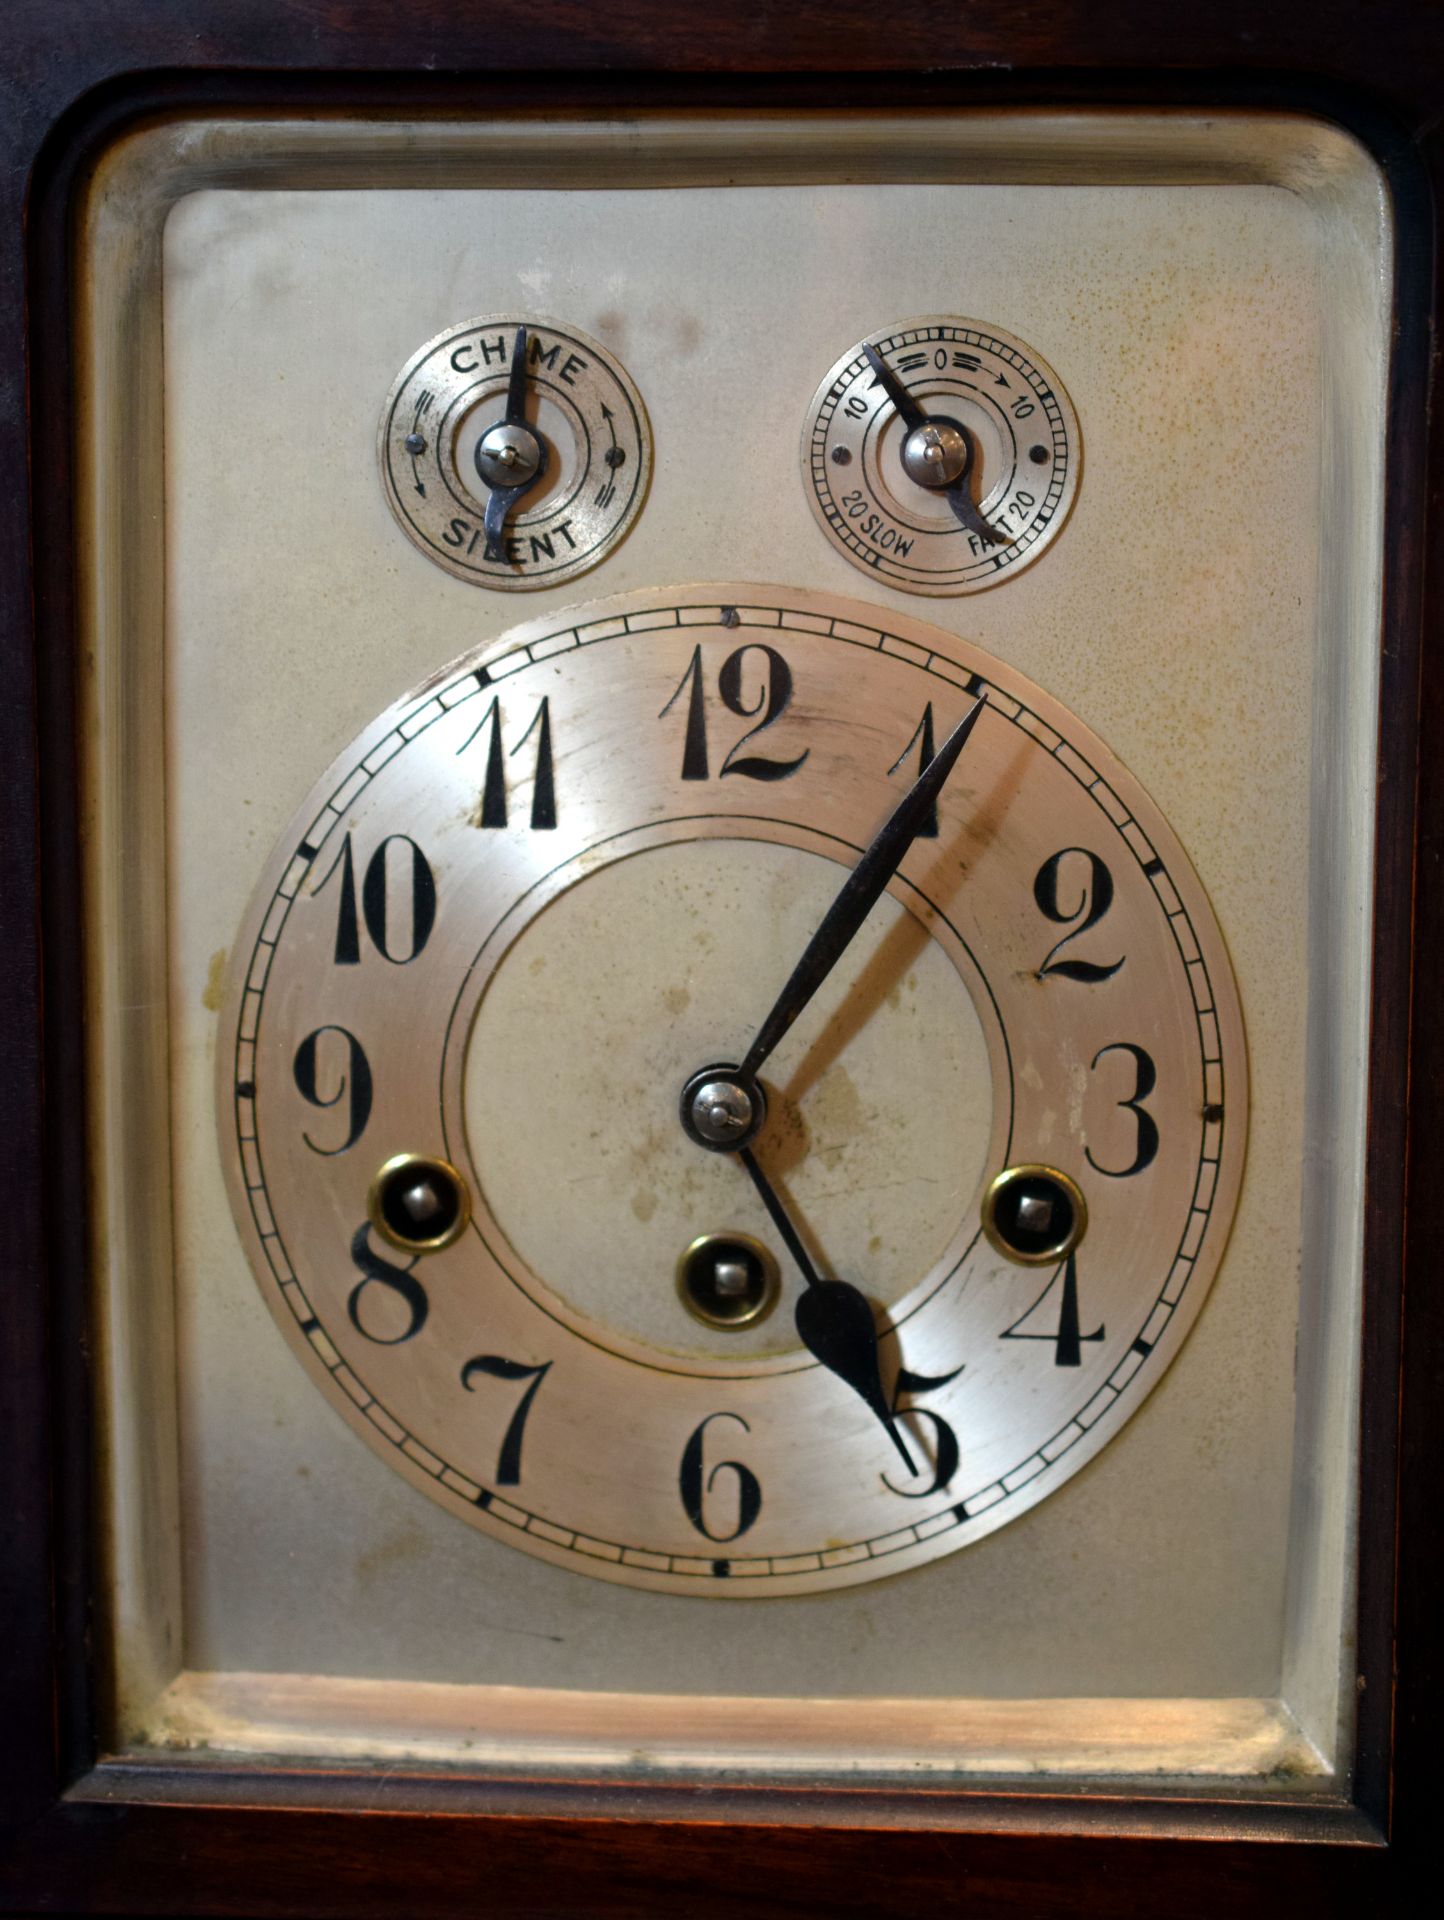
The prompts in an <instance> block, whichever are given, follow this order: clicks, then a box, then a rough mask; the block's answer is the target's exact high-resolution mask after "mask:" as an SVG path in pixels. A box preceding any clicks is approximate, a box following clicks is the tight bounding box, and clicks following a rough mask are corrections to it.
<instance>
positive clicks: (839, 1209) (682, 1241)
mask: <svg viewBox="0 0 1444 1920" xmlns="http://www.w3.org/2000/svg"><path fill="white" fill-rule="evenodd" d="M851 857H855V856H851ZM845 872H846V867H845V866H844V865H843V864H840V863H839V861H838V860H837V859H833V858H827V857H824V856H823V855H822V854H819V853H816V852H813V851H809V850H806V849H804V848H802V847H798V846H795V845H789V844H787V843H786V842H782V841H764V840H755V839H738V838H725V839H723V838H710V839H705V840H697V839H690V840H682V841H677V842H673V843H671V844H666V845H661V846H654V847H651V848H649V849H648V850H646V851H643V852H637V853H632V854H630V855H629V856H627V857H622V858H618V859H614V860H613V861H611V863H610V864H608V865H606V866H604V867H601V868H599V869H596V868H593V869H591V870H590V871H585V870H584V874H583V877H582V878H580V879H579V880H577V881H576V882H575V883H574V884H572V885H570V886H568V887H567V888H566V889H565V890H564V891H563V892H561V893H560V894H559V895H558V896H557V897H556V898H554V899H553V900H552V901H551V902H550V904H548V905H547V906H545V907H544V909H543V910H542V911H541V912H540V913H539V914H538V915H537V916H536V917H535V918H534V919H532V920H531V921H529V922H528V923H527V924H526V926H525V927H524V928H523V930H522V931H521V932H520V933H519V934H518V935H517V937H516V938H515V940H514V941H513V942H512V944H511V945H510V946H509V947H508V948H507V950H506V953H505V955H504V957H503V958H502V959H501V961H500V963H499V964H498V966H497V968H496V971H495V973H494V974H493V975H492V977H491V979H490V981H489V983H488V984H487V986H486V989H485V992H484V994H483V996H482V999H481V1004H480V1007H479V1008H478V1010H477V1013H476V1017H475V1020H474V1022H473V1025H472V1029H471V1038H470V1041H469V1043H468V1048H467V1061H466V1068H465V1073H464V1079H463V1104H464V1108H465V1116H466V1118H465V1128H466V1139H467V1144H468V1147H469V1150H470V1162H471V1165H472V1167H473V1168H474V1169H475V1175H476V1180H477V1185H478V1187H479V1189H480V1192H481V1195H482V1197H483V1199H484V1202H485V1204H486V1206H487V1207H488V1208H489V1211H490V1213H491V1215H492V1217H493V1218H494V1219H495V1221H496V1224H497V1226H498V1227H499V1228H500V1230H501V1233H502V1234H503V1235H504V1236H505V1238H506V1240H507V1241H508V1242H509V1243H510V1245H511V1246H512V1248H514V1249H515V1251H516V1254H517V1255H518V1256H519V1258H520V1260H521V1261H522V1262H524V1263H525V1266H526V1267H527V1268H529V1269H530V1271H531V1273H532V1274H534V1275H539V1276H545V1281H546V1283H547V1285H548V1286H549V1287H550V1288H551V1289H552V1290H554V1291H555V1293H557V1294H558V1295H560V1296H561V1300H562V1301H563V1302H564V1303H565V1305H566V1306H567V1307H568V1308H569V1309H571V1310H572V1311H573V1312H574V1313H576V1314H577V1315H578V1316H580V1317H581V1318H582V1319H585V1320H587V1321H590V1322H591V1323H592V1325H593V1327H594V1328H595V1329H596V1334H597V1337H598V1338H601V1339H605V1340H608V1341H610V1340H612V1339H613V1338H614V1336H615V1335H616V1334H617V1333H620V1334H623V1335H626V1336H629V1337H630V1338H631V1339H633V1340H636V1341H638V1342H641V1343H644V1344H647V1345H650V1346H652V1347H654V1348H658V1349H661V1350H664V1351H670V1352H672V1353H676V1354H679V1355H691V1356H696V1357H698V1358H703V1359H708V1360H719V1361H723V1362H727V1361H742V1360H745V1359H749V1358H755V1357H760V1356H763V1355H771V1354H800V1353H801V1348H800V1343H799V1341H798V1338H797V1334H796V1332H795V1329H794V1325H793V1319H792V1313H791V1305H790V1303H791V1301H792V1300H793V1299H794V1298H795V1297H796V1293H797V1291H798V1288H799V1287H800V1286H801V1284H802V1282H801V1279H800V1276H799V1275H798V1274H797V1272H796V1270H795V1268H794V1267H792V1265H791V1262H790V1261H788V1260H787V1259H786V1256H785V1254H784V1252H783V1249H782V1248H781V1247H780V1246H779V1247H778V1248H777V1253H778V1256H779V1258H780V1259H781V1260H782V1262H783V1267H784V1271H783V1299H782V1303H781V1306H780V1307H779V1310H778V1311H776V1312H775V1313H772V1314H770V1315H769V1316H767V1317H766V1318H765V1319H763V1320H760V1321H758V1322H756V1323H754V1324H752V1325H749V1326H746V1327H742V1328H739V1329H737V1330H735V1331H730V1330H720V1329H716V1328H711V1327H707V1326H705V1325H703V1324H701V1323H700V1322H699V1321H698V1320H697V1319H696V1318H695V1317H694V1316H692V1315H689V1314H688V1313H687V1312H686V1311H685V1310H684V1308H683V1305H682V1303H681V1301H680V1299H679V1297H678V1294H677V1289H676V1285H675V1269H676V1264H677V1260H678V1258H679V1256H680V1255H681V1254H682V1253H683V1252H684V1251H685V1249H686V1247H687V1246H688V1245H689V1244H690V1243H691V1241H693V1240H694V1239H695V1238H696V1237H697V1236H698V1235H699V1234H702V1233H723V1232H727V1231H738V1232H743V1233H747V1234H750V1235H752V1236H753V1237H754V1238H755V1239H758V1240H760V1241H762V1242H763V1243H764V1244H766V1243H769V1242H772V1241H775V1239H776V1235H775V1233H774V1232H773V1230H772V1228H771V1226H770V1224H769V1222H768V1219H767V1215H766V1213H765V1211H764V1209H763V1207H762V1205H761V1202H760V1201H759V1199H758V1198H757V1195H756V1194H755V1192H754V1191H753V1189H752V1187H751V1185H750V1183H749V1182H748V1181H747V1180H746V1178H745V1177H744V1175H743V1173H742V1169H741V1167H740V1165H739V1164H738V1162H737V1161H736V1159H735V1157H734V1156H732V1155H730V1154H711V1153H704V1152H701V1151H699V1150H698V1148H697V1147H696V1146H694V1145H693V1144H692V1142H690V1141H689V1140H688V1139H687V1138H686V1136H685V1134H684V1133H683V1132H682V1129H681V1128H680V1126H679V1125H678V1123H677V1094H678V1088H679V1085H680V1079H681V1075H680V1074H679V1063H683V1066H684V1069H686V1070H690V1068H691V1067H694V1066H696V1067H700V1066H702V1065H703V1064H705V1063H706V1062H708V1061H712V1060H716V1059H721V1058H724V1057H726V1056H727V1055H728V1054H729V1052H730V1053H736V1052H737V1051H739V1050H740V1047H741V1045H743V1044H745V1042H746V1040H747V1038H749V1037H750V1032H751V1029H752V1028H753V1027H755V1025H756V1023H757V1020H758V1018H759V1013H760V1011H761V1010H763V1009H765V1007H766V1005H767V1002H768V1000H769V998H770V996H771V995H772V994H773V993H774V992H775V991H776V988H777V986H778V985H779V983H780V982H781V981H782V980H784V979H785V978H786V977H787V973H788V971H789V970H790V968H791V966H792V963H793V961H794V960H795V959H796V957H797V955H798V954H799V953H800V952H801V951H802V948H803V947H804V946H805V945H806V943H807V940H808V938H809V937H810V935H811V933H812V931H813V929H814V928H815V927H816V926H817V924H818V922H819V921H820V920H821V918H822V916H823V914H824V913H825V912H826V911H827V908H828V907H829V905H830V904H831V902H832V899H833V897H834V896H835V894H836V892H837V889H838V886H839V884H840V883H841V880H842V878H843V877H844V875H845ZM641 929H645V937H644V938H641V939H639V931H640V930H641ZM763 1079H764V1082H765V1085H766V1091H767V1096H768V1118H767V1124H766V1126H765V1128H764V1130H763V1132H762V1133H761V1135H760V1136H759V1137H758V1139H757V1141H756V1143H755V1146H756V1151H757V1153H758V1155H759V1157H760V1158H762V1159H763V1160H764V1162H765V1163H766V1165H767V1167H768V1168H769V1170H770V1171H771V1172H772V1173H773V1175H774V1176H775V1177H776V1178H777V1179H778V1180H779V1181H781V1182H783V1183H785V1185H786V1188H787V1192H788V1194H789V1197H790V1199H791V1201H792V1203H793V1207H794V1211H795V1213H796V1215H797V1216H798V1217H799V1218H800V1219H801V1220H802V1222H803V1223H804V1224H805V1225H812V1226H813V1227H814V1232H815V1238H816V1240H817V1242H818V1244H819V1245H825V1247H826V1249H827V1258H828V1259H829V1260H830V1261H831V1262H832V1263H833V1265H834V1266H835V1268H836V1270H837V1271H838V1272H840V1273H845V1274H846V1275H847V1276H848V1277H849V1278H851V1279H852V1280H853V1281H855V1282H856V1283H858V1284H860V1285H861V1286H862V1287H863V1288H864V1289H865V1291H866V1293H867V1295H868V1297H869V1298H870V1299H871V1300H872V1301H874V1302H875V1303H876V1305H877V1306H879V1307H881V1308H884V1309H889V1308H892V1307H894V1306H895V1305H896V1304H897V1303H899V1302H900V1301H902V1300H903V1298H904V1297H905V1296H906V1295H907V1294H908V1293H910V1292H912V1291H913V1290H914V1289H915V1288H916V1286H917V1284H918V1281H919V1278H920V1276H922V1275H925V1274H928V1273H930V1272H931V1271H932V1270H933V1269H934V1267H935V1266H936V1265H937V1263H938V1262H939V1261H940V1260H941V1259H942V1258H943V1256H944V1254H945V1253H946V1252H947V1251H948V1249H949V1248H950V1246H952V1245H953V1243H954V1242H956V1241H957V1240H958V1239H959V1237H960V1235H961V1233H962V1229H963V1225H964V1221H965V1220H967V1221H968V1222H969V1231H971V1220H972V1215H973V1213H974V1211H975V1207H974V1203H975V1200H976V1196H977V1194H978V1191H979V1187H980V1183H981V1180H982V1176H983V1172H984V1167H985V1163H986V1159H987V1154H988V1146H989V1138H990V1133H991V1130H992V1126H993V1090H992V1080H991V1072H990V1068H989V1062H988V1047H987V1043H986V1041H985V1038H984V1034H983V1029H982V1026H981V1024H980V1022H979V1019H978V1015H977V1013H976V1011H975V1009H974V1005H973V1001H972V998H971V996H970V995H969V992H968V989H967V987H966V985H965V984H964V982H963V980H962V979H961V978H960V976H959V973H958V971H957V969H956V968H955V967H954V966H953V964H952V963H951V961H950V960H949V958H948V956H947V953H946V952H945V950H944V948H943V946H942V944H941V943H940V942H939V941H937V940H935V939H933V938H932V936H931V935H930V933H929V931H928V929H927V927H926V926H925V925H924V924H922V921H921V920H920V919H919V918H917V917H915V915H914V914H913V913H912V912H909V911H908V909H907V908H906V907H905V906H904V905H902V904H901V902H899V901H898V900H897V899H896V898H894V897H893V896H891V895H888V896H885V897H884V899H882V900H881V901H879V902H878V905H877V907H876V909H875V910H874V914H873V916H872V917H871V918H870V919H869V921H868V924H867V926H866V928H865V930H864V933H863V934H862V935H861V936H859V938H858V939H857V941H856V942H854V944H853V947H852V948H851V949H850V950H849V952H848V953H847V954H846V955H845V956H844V959H843V961H842V963H841V964H840V965H839V966H838V968H837V969H836V971H835V972H834V974H833V975H832V976H831V978H830V979H829V980H828V981H827V983H826V985H825V986H824V988H823V990H822V991H821V992H820V993H819V994H818V996H817V998H816V999H815V1000H814V1001H813V1002H812V1004H811V1006H809V1007H808V1008H807V1010H806V1011H805V1013H804V1014H803V1016H802V1018H801V1019H800V1020H799V1021H798V1023H797V1024H796V1026H794V1027H793V1028H792V1030H791V1031H790V1032H789V1033H788V1034H787V1036H786V1038H785V1039H784V1041H783V1042H782V1044H781V1045H780V1046H779V1047H778V1049H777V1051H776V1053H774V1055H773V1056H772V1058H771V1060H770V1061H769V1062H768V1065H767V1068H766V1070H765V1072H764V1075H763Z"/></svg>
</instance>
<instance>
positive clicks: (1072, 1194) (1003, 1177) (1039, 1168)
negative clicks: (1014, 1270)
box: [982, 1161, 1088, 1267]
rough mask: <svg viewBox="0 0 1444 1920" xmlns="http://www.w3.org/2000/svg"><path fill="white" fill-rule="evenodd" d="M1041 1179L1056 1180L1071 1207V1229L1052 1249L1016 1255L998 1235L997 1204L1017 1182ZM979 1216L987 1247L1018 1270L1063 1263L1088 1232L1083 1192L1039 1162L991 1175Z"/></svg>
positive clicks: (1086, 1207) (1074, 1181) (1075, 1183)
mask: <svg viewBox="0 0 1444 1920" xmlns="http://www.w3.org/2000/svg"><path fill="white" fill-rule="evenodd" d="M1045 1176H1046V1178H1047V1179H1049V1180H1056V1181H1057V1182H1058V1185H1059V1186H1060V1187H1062V1189H1063V1191H1064V1192H1065V1193H1066V1194H1067V1196H1068V1198H1069V1200H1070V1201H1071V1202H1072V1203H1073V1225H1072V1227H1071V1229H1070V1230H1069V1231H1068V1233H1066V1234H1065V1235H1064V1236H1063V1238H1062V1239H1061V1240H1059V1241H1057V1242H1056V1243H1055V1244H1054V1245H1052V1246H1049V1247H1043V1248H1041V1249H1040V1250H1039V1251H1038V1252H1037V1253H1020V1252H1019V1251H1018V1249H1017V1248H1016V1247H1014V1246H1012V1245H1010V1244H1009V1242H1008V1241H1006V1240H1005V1239H1004V1238H1003V1236H1002V1235H1001V1234H1000V1233H999V1232H998V1220H997V1215H998V1201H999V1199H1000V1198H1001V1196H1002V1195H1003V1194H1005V1193H1006V1192H1007V1190H1008V1188H1009V1187H1011V1186H1014V1185H1016V1184H1017V1182H1018V1181H1019V1180H1030V1179H1031V1180H1036V1179H1039V1178H1041V1177H1045ZM982 1215H983V1232H984V1233H985V1234H986V1235H987V1236H988V1242H989V1245H991V1246H992V1247H994V1248H996V1250H997V1251H998V1252H999V1253H1001V1254H1002V1255H1003V1257H1004V1259H1006V1260H1011V1261H1013V1262H1014V1264H1015V1265H1017V1266H1020V1267H1047V1266H1051V1265H1052V1264H1053V1262H1054V1261H1055V1260H1066V1259H1067V1257H1068V1255H1069V1254H1070V1253H1072V1252H1073V1250H1074V1248H1075V1247H1076V1246H1077V1245H1078V1243H1079V1241H1081V1240H1082V1238H1083V1236H1084V1234H1085V1233H1086V1232H1087V1231H1088V1202H1087V1201H1086V1200H1085V1199H1084V1198H1083V1189H1082V1188H1081V1187H1080V1186H1079V1185H1078V1182H1077V1181H1076V1180H1074V1179H1072V1178H1071V1177H1070V1176H1069V1175H1068V1174H1066V1173H1063V1172H1060V1170H1059V1169H1058V1168H1057V1167H1045V1166H1043V1165H1042V1164H1041V1162H1034V1161H1028V1162H1025V1163H1023V1164H1021V1165H1019V1166H1016V1167H1004V1168H1003V1171H1002V1172H1001V1173H999V1174H995V1175H994V1177H993V1178H992V1179H991V1180H990V1181H989V1182H988V1186H987V1191H986V1192H985V1193H984V1195H983V1206H982Z"/></svg>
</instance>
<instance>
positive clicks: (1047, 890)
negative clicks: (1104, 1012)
mask: <svg viewBox="0 0 1444 1920" xmlns="http://www.w3.org/2000/svg"><path fill="white" fill-rule="evenodd" d="M1075 856H1076V858H1077V859H1079V860H1086V861H1087V863H1088V878H1087V880H1086V881H1083V882H1082V883H1081V887H1080V891H1079V893H1078V896H1077V902H1078V904H1077V905H1076V906H1073V907H1067V906H1064V905H1063V904H1062V903H1061V901H1060V899H1059V882H1060V880H1061V878H1062V871H1063V862H1064V861H1065V860H1069V859H1072V858H1074V857H1075ZM1033 898H1034V900H1035V901H1036V902H1037V905H1038V911H1039V913H1041V914H1042V915H1043V916H1044V917H1045V918H1046V919H1049V920H1052V921H1053V922H1054V923H1055V924H1056V925H1058V926H1060V927H1069V926H1071V927H1072V932H1071V933H1065V934H1064V935H1063V938H1062V939H1061V940H1059V941H1058V942H1056V944H1055V945H1054V946H1052V947H1050V948H1049V950H1048V957H1047V959H1046V960H1044V962H1043V964H1042V966H1041V967H1039V969H1038V978H1039V979H1040V980H1046V979H1047V978H1049V976H1050V975H1057V976H1058V977H1060V978H1061V979H1064V980H1083V981H1087V982H1089V983H1093V982H1096V981H1099V980H1111V979H1112V978H1113V976H1114V974H1115V973H1117V971H1118V969H1119V968H1120V967H1121V966H1122V965H1123V962H1122V960H1115V961H1114V962H1113V963H1112V965H1111V966H1100V965H1099V964H1098V963H1097V962H1096V961H1093V960H1060V959H1059V958H1058V955H1059V954H1060V953H1061V952H1062V951H1063V949H1064V947H1067V946H1071V945H1072V943H1073V942H1074V941H1075V940H1077V939H1079V938H1080V937H1081V936H1082V935H1083V934H1085V933H1087V931H1088V929H1089V928H1090V927H1096V926H1097V925H1098V922H1099V921H1100V920H1101V919H1102V918H1103V916H1104V914H1105V913H1107V911H1108V909H1109V908H1110V907H1111V906H1112V905H1113V875H1112V874H1111V873H1110V872H1109V871H1108V869H1107V867H1106V866H1104V864H1103V862H1102V861H1101V860H1100V859H1099V858H1098V855H1097V854H1096V853H1090V852H1089V851H1088V850H1087V848H1086V847H1064V848H1063V850H1062V852H1061V853H1055V854H1053V855H1052V857H1051V858H1050V859H1047V860H1045V861H1044V862H1043V864H1042V866H1041V867H1039V869H1038V872H1037V875H1036V877H1035V879H1034V881H1033Z"/></svg>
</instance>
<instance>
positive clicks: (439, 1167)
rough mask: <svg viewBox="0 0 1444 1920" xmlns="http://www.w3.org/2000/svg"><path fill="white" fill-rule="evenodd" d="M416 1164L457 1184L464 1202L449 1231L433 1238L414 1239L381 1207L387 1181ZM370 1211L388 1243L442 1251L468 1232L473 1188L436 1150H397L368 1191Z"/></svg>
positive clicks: (409, 1248)
mask: <svg viewBox="0 0 1444 1920" xmlns="http://www.w3.org/2000/svg"><path fill="white" fill-rule="evenodd" d="M411 1167H414V1168H416V1169H417V1170H418V1171H423V1172H427V1173H440V1174H441V1175H443V1176H444V1178H446V1179H447V1180H450V1181H451V1182H452V1183H453V1184H454V1185H455V1187H456V1192H457V1195H458V1198H459V1201H460V1205H459V1206H458V1208H457V1213H456V1218H455V1219H454V1220H453V1221H452V1223H451V1225H450V1226H449V1227H448V1228H447V1229H446V1231H445V1233H438V1234H434V1235H433V1236H432V1237H431V1238H430V1239H410V1238H408V1237H407V1236H406V1235H404V1234H399V1233H398V1232H397V1231H396V1229H395V1228H394V1227H393V1226H392V1225H391V1223H390V1222H389V1221H388V1220H387V1218H386V1215H385V1213H384V1212H383V1211H382V1207H381V1194H382V1190H383V1188H384V1187H385V1186H386V1184H387V1182H388V1181H389V1180H391V1179H393V1178H394V1177H395V1175H396V1174H397V1173H399V1172H400V1171H401V1170H402V1169H403V1168H411ZM366 1213H367V1216H368V1218H369V1219H370V1221H371V1224H372V1226H373V1227H374V1228H375V1229H376V1231H377V1233H378V1234H380V1236H381V1238H382V1239H383V1240H384V1241H385V1242H386V1243H387V1245H388V1246H392V1247H395V1248H396V1249H397V1251H398V1252H399V1253H417V1254H420V1253H440V1252H441V1250H442V1248H443V1247H451V1246H455V1244H456V1242H457V1241H458V1240H459V1239H460V1238H461V1236H462V1234H463V1233H465V1231H466V1228H467V1223H468V1222H469V1221H470V1219H471V1189H470V1188H469V1187H468V1186H467V1184H466V1182H465V1180H464V1179H463V1178H462V1177H461V1175H460V1174H459V1173H458V1172H457V1170H456V1168H455V1167H454V1166H452V1164H451V1162H450V1161H449V1160H443V1159H442V1158H441V1157H440V1156H439V1155H438V1154H432V1153H393V1154H392V1156H391V1158H390V1159H389V1160H385V1161H383V1162H382V1164H381V1165H380V1166H379V1167H378V1168H377V1169H376V1174H375V1177H374V1178H373V1180H372V1182H371V1185H370V1186H369V1187H368V1188H367V1190H366Z"/></svg>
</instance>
